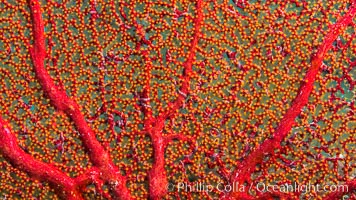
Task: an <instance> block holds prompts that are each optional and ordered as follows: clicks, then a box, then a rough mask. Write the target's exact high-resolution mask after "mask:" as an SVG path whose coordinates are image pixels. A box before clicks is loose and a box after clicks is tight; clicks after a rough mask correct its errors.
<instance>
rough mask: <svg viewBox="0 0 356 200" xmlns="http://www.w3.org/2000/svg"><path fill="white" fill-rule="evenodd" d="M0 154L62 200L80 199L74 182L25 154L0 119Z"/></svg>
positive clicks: (8, 127) (53, 167)
mask: <svg viewBox="0 0 356 200" xmlns="http://www.w3.org/2000/svg"><path fill="white" fill-rule="evenodd" d="M0 153H1V154H2V155H3V156H4V157H5V158H6V160H8V161H9V162H10V163H11V164H12V165H13V166H14V167H17V168H18V169H20V170H23V171H25V172H27V173H28V174H29V175H30V176H32V177H33V178H36V179H38V180H41V181H46V182H48V183H50V184H51V185H52V186H53V187H54V188H56V192H57V194H58V195H59V196H60V197H63V198H64V199H82V197H81V194H80V191H79V190H78V188H77V182H76V180H73V179H72V178H71V177H69V176H67V175H66V174H65V173H63V172H61V171H60V170H58V169H57V168H56V167H55V166H53V165H50V164H48V163H44V162H40V161H38V160H36V159H35V158H34V157H32V156H31V155H29V154H27V153H25V152H24V151H23V150H22V149H21V147H20V146H19V145H18V144H17V141H16V136H15V135H14V134H13V133H12V132H11V130H10V125H9V124H8V123H7V122H5V121H4V120H3V119H2V118H0Z"/></svg>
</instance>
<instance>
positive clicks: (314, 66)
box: [231, 4, 356, 196]
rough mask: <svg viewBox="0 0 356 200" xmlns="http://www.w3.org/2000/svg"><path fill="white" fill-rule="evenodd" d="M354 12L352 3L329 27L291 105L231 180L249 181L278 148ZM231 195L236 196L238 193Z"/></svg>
mask: <svg viewBox="0 0 356 200" xmlns="http://www.w3.org/2000/svg"><path fill="white" fill-rule="evenodd" d="M355 14H356V7H355V4H352V5H351V7H350V9H349V11H348V12H347V14H346V15H345V16H344V17H343V18H341V19H340V20H338V21H337V22H336V23H335V24H334V25H333V26H332V27H331V30H330V31H329V32H328V33H327V35H326V36H325V38H324V41H323V44H322V45H321V46H320V47H319V48H318V51H317V53H316V54H315V55H313V56H312V57H311V66H310V68H309V69H308V71H307V72H306V74H305V77H304V80H303V82H302V83H301V86H300V88H299V92H298V95H297V96H296V97H295V99H294V100H293V102H292V104H291V107H290V108H289V109H288V110H287V112H286V114H284V116H283V118H282V120H281V121H280V123H279V125H278V127H277V128H276V130H275V132H274V133H273V135H272V138H269V139H266V140H265V141H264V142H263V143H262V144H261V145H260V146H259V147H257V149H256V150H255V151H253V152H252V153H250V154H249V156H248V157H246V159H245V160H243V161H242V162H241V163H240V164H239V165H238V167H237V170H235V172H234V175H233V176H232V177H233V178H232V180H231V181H232V182H238V183H240V184H244V183H245V182H246V181H250V176H251V173H253V171H254V170H255V167H256V166H257V165H258V164H259V163H261V162H262V160H263V158H264V156H265V155H267V154H271V153H273V151H274V150H275V149H279V148H280V143H281V142H282V140H283V139H284V138H285V137H286V136H287V134H288V132H289V131H290V130H291V128H292V126H293V124H294V120H295V118H296V117H297V116H298V115H299V114H300V113H301V111H302V108H303V107H304V106H305V105H306V104H307V103H308V98H309V95H310V93H311V92H312V90H313V85H314V81H315V79H316V76H317V74H318V72H319V69H320V67H321V66H322V62H323V58H324V56H325V54H326V53H327V51H328V50H329V49H330V48H331V46H332V43H333V42H334V40H336V38H337V36H338V35H339V34H340V32H341V31H342V30H343V28H344V27H346V26H348V25H349V24H351V23H352V19H353V17H354V16H355ZM232 195H237V196H238V195H239V194H232Z"/></svg>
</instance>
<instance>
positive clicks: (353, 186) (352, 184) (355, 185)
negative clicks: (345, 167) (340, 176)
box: [324, 179, 356, 200]
mask: <svg viewBox="0 0 356 200" xmlns="http://www.w3.org/2000/svg"><path fill="white" fill-rule="evenodd" d="M343 186H344V190H341V189H340V190H338V191H336V192H332V193H330V194H328V195H327V196H326V197H325V198H324V200H334V199H341V198H342V196H343V195H344V194H347V193H350V194H351V193H352V192H353V191H354V190H356V180H355V179H352V180H350V181H347V182H346V183H345V184H343ZM345 186H347V188H346V187H345Z"/></svg>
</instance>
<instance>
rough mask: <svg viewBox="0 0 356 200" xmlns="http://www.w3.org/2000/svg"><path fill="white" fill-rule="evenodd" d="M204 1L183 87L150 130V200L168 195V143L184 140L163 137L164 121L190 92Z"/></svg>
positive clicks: (199, 7)
mask: <svg viewBox="0 0 356 200" xmlns="http://www.w3.org/2000/svg"><path fill="white" fill-rule="evenodd" d="M202 4H203V2H202V0H197V2H196V8H195V10H196V18H195V25H194V35H193V39H192V41H191V43H190V44H191V46H190V50H189V55H188V57H187V60H186V61H185V62H184V64H183V66H184V72H183V76H182V77H183V78H182V79H183V80H182V85H181V87H180V89H179V95H178V97H177V99H176V100H175V101H174V102H173V103H172V104H171V106H170V108H169V109H168V111H165V112H164V113H162V114H160V115H159V116H158V117H157V118H156V120H154V122H153V124H152V128H149V129H148V134H149V135H150V137H151V140H152V144H153V151H154V155H153V166H152V168H151V170H150V171H149V172H148V180H149V197H150V199H161V198H162V197H163V196H164V195H165V194H166V193H167V185H168V181H167V174H166V171H165V169H164V166H165V162H164V151H165V148H166V146H167V143H168V142H169V140H171V139H184V140H185V137H183V136H178V135H174V136H167V137H163V136H162V130H163V128H164V121H165V120H166V119H167V118H168V117H169V116H170V115H172V114H173V113H174V112H176V110H177V109H179V108H180V107H181V106H182V104H183V101H184V100H185V98H186V96H187V94H188V92H189V82H190V75H191V73H192V66H193V62H194V59H195V54H196V49H197V45H198V41H199V37H200V33H201V30H200V27H201V24H202V21H203V8H202Z"/></svg>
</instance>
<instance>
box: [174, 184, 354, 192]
mask: <svg viewBox="0 0 356 200" xmlns="http://www.w3.org/2000/svg"><path fill="white" fill-rule="evenodd" d="M167 189H168V190H170V191H178V192H180V191H185V192H212V191H220V192H225V193H226V192H242V193H244V192H247V191H249V190H256V191H258V192H283V193H289V192H301V193H309V192H348V191H349V188H348V186H347V185H331V184H330V185H329V184H311V183H308V184H304V185H299V184H297V183H294V184H287V183H286V184H282V185H277V184H266V183H262V182H261V183H257V184H251V185H249V186H247V185H242V184H239V183H232V184H226V183H222V182H221V183H217V184H214V185H213V184H207V183H203V182H195V183H188V182H180V183H176V184H173V183H170V184H168V185H167Z"/></svg>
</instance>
